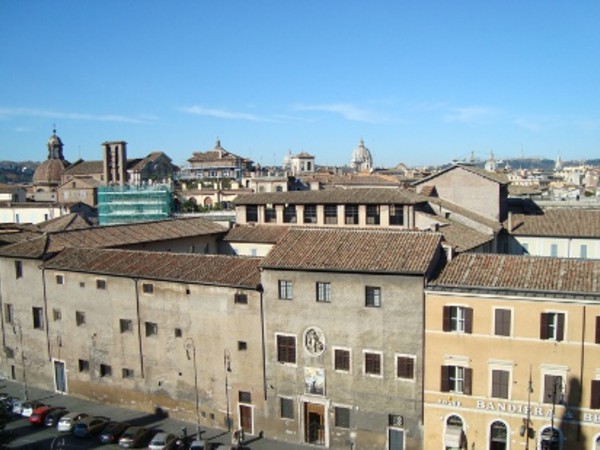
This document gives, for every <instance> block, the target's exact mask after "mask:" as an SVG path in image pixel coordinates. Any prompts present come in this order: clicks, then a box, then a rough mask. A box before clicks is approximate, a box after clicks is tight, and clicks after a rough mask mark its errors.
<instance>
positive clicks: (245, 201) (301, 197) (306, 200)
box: [233, 188, 425, 205]
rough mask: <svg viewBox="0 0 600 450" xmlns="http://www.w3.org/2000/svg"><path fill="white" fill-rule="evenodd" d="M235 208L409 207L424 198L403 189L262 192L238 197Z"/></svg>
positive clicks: (422, 200) (423, 200) (421, 201)
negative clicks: (317, 206) (275, 205)
mask: <svg viewBox="0 0 600 450" xmlns="http://www.w3.org/2000/svg"><path fill="white" fill-rule="evenodd" d="M233 202H234V203H235V204H236V205H266V204H280V205H281V204H292V205H294V204H295V205H307V204H344V203H345V204H353V203H359V204H371V205H372V204H377V205H392V204H399V205H410V204H415V203H423V202H425V198H424V197H422V196H420V195H418V194H415V193H414V192H412V191H407V190H404V189H394V188H390V189H381V188H371V189H329V190H321V191H288V192H265V193H258V194H250V195H242V196H239V197H236V198H235V200H234V201H233Z"/></svg>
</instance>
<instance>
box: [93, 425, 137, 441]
mask: <svg viewBox="0 0 600 450" xmlns="http://www.w3.org/2000/svg"><path fill="white" fill-rule="evenodd" d="M130 426H131V425H129V424H128V423H126V422H109V423H108V424H107V425H106V428H104V430H102V433H100V442H102V443H103V444H117V443H118V442H119V439H120V438H121V436H122V435H123V433H125V431H126V430H127V429H128V428H129V427H130Z"/></svg>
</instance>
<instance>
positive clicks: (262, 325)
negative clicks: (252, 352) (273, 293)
mask: <svg viewBox="0 0 600 450" xmlns="http://www.w3.org/2000/svg"><path fill="white" fill-rule="evenodd" d="M256 290H257V291H258V293H259V294H260V328H261V337H262V369H263V394H264V397H265V401H267V355H266V353H267V349H266V338H265V333H266V330H265V309H264V303H263V294H264V292H265V289H264V287H263V285H262V284H261V283H259V284H258V286H256Z"/></svg>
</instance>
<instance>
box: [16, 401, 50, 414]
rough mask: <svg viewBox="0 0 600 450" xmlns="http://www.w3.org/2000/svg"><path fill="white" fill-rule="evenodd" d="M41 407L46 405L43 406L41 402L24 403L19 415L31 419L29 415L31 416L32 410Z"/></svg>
mask: <svg viewBox="0 0 600 450" xmlns="http://www.w3.org/2000/svg"><path fill="white" fill-rule="evenodd" d="M41 406H46V405H44V404H43V403H42V402H39V401H37V400H35V401H32V402H25V403H23V409H22V410H21V415H22V416H23V417H31V414H33V410H34V409H37V408H39V407H41Z"/></svg>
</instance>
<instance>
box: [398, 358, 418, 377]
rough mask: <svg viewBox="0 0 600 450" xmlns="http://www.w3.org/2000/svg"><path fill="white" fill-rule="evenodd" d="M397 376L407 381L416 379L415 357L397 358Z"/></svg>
mask: <svg viewBox="0 0 600 450" xmlns="http://www.w3.org/2000/svg"><path fill="white" fill-rule="evenodd" d="M396 376H397V377H398V378H403V379H405V380H414V378H415V357H414V356H398V357H397V358H396Z"/></svg>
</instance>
